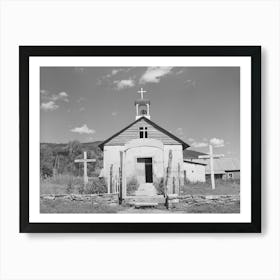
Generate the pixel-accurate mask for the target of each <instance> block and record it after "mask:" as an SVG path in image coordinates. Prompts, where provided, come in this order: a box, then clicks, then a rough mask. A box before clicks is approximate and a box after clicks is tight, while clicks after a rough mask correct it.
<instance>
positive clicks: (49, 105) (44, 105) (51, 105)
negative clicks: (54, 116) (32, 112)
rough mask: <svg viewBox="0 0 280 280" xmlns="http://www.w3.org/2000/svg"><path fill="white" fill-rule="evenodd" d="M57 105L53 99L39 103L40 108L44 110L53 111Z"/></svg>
mask: <svg viewBox="0 0 280 280" xmlns="http://www.w3.org/2000/svg"><path fill="white" fill-rule="evenodd" d="M58 107H59V106H58V105H57V104H55V102H54V101H49V102H46V103H42V104H41V109H42V110H44V111H54V110H56V109H57V108H58Z"/></svg>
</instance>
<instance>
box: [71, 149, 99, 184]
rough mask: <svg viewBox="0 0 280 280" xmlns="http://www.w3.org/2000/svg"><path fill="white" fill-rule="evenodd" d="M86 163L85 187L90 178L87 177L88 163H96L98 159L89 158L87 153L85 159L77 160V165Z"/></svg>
mask: <svg viewBox="0 0 280 280" xmlns="http://www.w3.org/2000/svg"><path fill="white" fill-rule="evenodd" d="M80 162H83V163H84V185H86V184H87V183H88V176H87V163H88V162H96V159H93V158H87V152H84V158H83V159H75V163H80Z"/></svg>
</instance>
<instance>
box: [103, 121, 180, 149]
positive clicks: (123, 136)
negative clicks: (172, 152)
mask: <svg viewBox="0 0 280 280" xmlns="http://www.w3.org/2000/svg"><path fill="white" fill-rule="evenodd" d="M139 127H147V128H148V138H152V139H157V140H160V141H162V142H163V144H175V145H178V142H177V141H176V140H174V139H173V138H171V137H169V136H168V135H166V134H165V133H163V132H161V131H160V130H158V129H156V128H154V127H153V126H152V125H150V124H148V123H147V122H145V120H141V121H139V122H137V123H135V124H134V125H133V126H131V127H130V128H128V129H126V130H125V131H123V132H122V133H120V134H119V135H118V136H116V137H114V138H113V139H111V140H110V141H109V142H108V143H106V144H107V145H124V144H125V143H127V142H128V141H129V140H132V139H137V138H139Z"/></svg>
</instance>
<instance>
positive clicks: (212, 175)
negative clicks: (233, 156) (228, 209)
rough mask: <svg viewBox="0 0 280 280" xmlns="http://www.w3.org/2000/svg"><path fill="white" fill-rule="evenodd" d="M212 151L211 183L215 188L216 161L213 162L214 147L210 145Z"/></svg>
mask: <svg viewBox="0 0 280 280" xmlns="http://www.w3.org/2000/svg"><path fill="white" fill-rule="evenodd" d="M209 152H210V172H211V185H212V189H213V190H215V187H216V186H215V174H214V162H213V147H212V145H209Z"/></svg>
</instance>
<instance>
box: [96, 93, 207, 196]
mask: <svg viewBox="0 0 280 280" xmlns="http://www.w3.org/2000/svg"><path fill="white" fill-rule="evenodd" d="M138 93H140V94H141V97H140V98H139V99H137V100H136V101H135V109H136V120H135V121H134V122H132V123H131V124H129V125H128V126H127V127H125V128H123V129H122V130H120V131H119V132H117V133H116V134H114V135H113V136H111V137H109V138H108V139H107V140H105V141H104V142H102V143H101V144H100V145H99V147H100V148H101V150H103V152H104V154H103V161H104V163H103V171H102V176H103V177H105V180H106V182H107V185H108V193H114V192H120V193H121V197H123V198H125V197H126V196H127V183H128V182H129V181H130V180H131V179H132V178H136V179H137V181H138V183H139V185H140V187H139V189H140V191H138V194H139V195H141V190H143V191H144V192H145V193H146V194H147V193H149V190H150V194H151V195H153V194H156V193H154V192H155V187H154V184H155V182H159V180H162V181H163V182H164V185H165V193H166V194H179V191H180V186H181V185H182V184H183V183H184V179H186V174H189V173H192V174H191V175H192V176H193V177H195V174H193V172H197V171H196V170H197V163H193V164H192V163H191V162H188V163H187V164H186V163H184V160H183V151H184V150H185V149H187V148H188V147H189V145H188V144H187V143H185V142H184V141H182V140H181V139H179V138H178V137H176V136H175V135H173V134H172V133H170V132H169V131H167V130H165V129H164V128H162V127H160V126H158V125H157V124H156V123H154V122H153V121H151V116H150V105H151V104H150V100H149V99H147V98H144V96H143V94H144V93H145V91H143V89H142V88H141V90H140V91H138ZM192 165H193V166H192ZM186 168H187V169H188V172H186V170H185V169H186ZM193 170H194V171H193ZM204 170H205V169H204ZM200 172H201V171H200ZM200 177H201V178H202V179H201V180H202V181H203V180H205V173H204V177H203V175H202V176H201V175H200ZM142 194H143V193H142ZM136 195H137V193H136Z"/></svg>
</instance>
